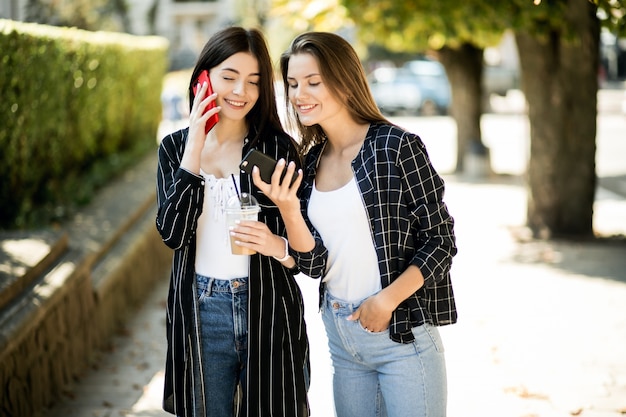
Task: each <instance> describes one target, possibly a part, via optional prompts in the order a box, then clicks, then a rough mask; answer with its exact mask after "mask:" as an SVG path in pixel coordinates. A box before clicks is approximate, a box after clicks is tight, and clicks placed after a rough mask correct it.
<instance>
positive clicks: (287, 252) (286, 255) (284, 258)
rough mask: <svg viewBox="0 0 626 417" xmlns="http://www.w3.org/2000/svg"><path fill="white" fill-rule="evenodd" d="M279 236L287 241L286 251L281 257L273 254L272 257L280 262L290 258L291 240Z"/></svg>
mask: <svg viewBox="0 0 626 417" xmlns="http://www.w3.org/2000/svg"><path fill="white" fill-rule="evenodd" d="M278 237H279V238H281V239H282V240H283V241H284V242H285V252H284V254H283V256H282V258H281V257H278V256H272V258H274V259H276V260H277V261H278V262H285V261H286V260H287V259H289V256H290V255H289V242H288V241H287V239H285V238H284V237H282V236H278Z"/></svg>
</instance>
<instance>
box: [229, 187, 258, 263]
mask: <svg viewBox="0 0 626 417" xmlns="http://www.w3.org/2000/svg"><path fill="white" fill-rule="evenodd" d="M259 211H261V208H260V207H259V203H258V202H257V201H256V198H254V196H252V195H250V194H248V193H241V197H239V196H233V197H231V198H230V199H229V200H228V202H227V203H226V224H227V225H228V230H229V232H230V228H231V227H232V226H235V225H236V224H237V221H238V220H258V218H259ZM229 237H230V250H231V253H232V254H233V255H254V254H255V253H256V251H255V250H253V249H249V248H245V247H243V246H239V245H237V244H236V243H235V238H234V237H233V236H230V234H229Z"/></svg>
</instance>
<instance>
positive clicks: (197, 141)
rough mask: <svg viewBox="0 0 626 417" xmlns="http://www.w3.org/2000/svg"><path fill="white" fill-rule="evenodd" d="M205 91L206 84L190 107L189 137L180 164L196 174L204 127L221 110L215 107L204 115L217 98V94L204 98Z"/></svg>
mask: <svg viewBox="0 0 626 417" xmlns="http://www.w3.org/2000/svg"><path fill="white" fill-rule="evenodd" d="M207 90H208V84H207V83H203V84H202V86H201V87H200V89H199V90H198V93H197V94H196V96H195V98H194V101H193V105H192V106H191V112H190V113H189V135H188V136H187V144H186V146H185V152H184V154H183V159H182V161H181V164H180V165H181V167H183V168H185V169H187V170H189V171H191V172H194V173H196V174H198V173H200V155H201V153H202V148H203V147H204V141H205V139H206V137H207V135H206V134H205V133H204V126H205V125H206V122H207V120H208V119H209V117H211V116H213V115H214V114H216V113H219V111H220V110H221V107H219V106H216V107H215V108H212V109H209V110H208V111H207V112H206V113H204V111H205V109H206V108H207V106H208V105H209V103H211V102H212V101H215V99H216V98H217V93H214V94H212V95H210V96H208V97H205V95H206V93H207ZM203 113H204V114H203Z"/></svg>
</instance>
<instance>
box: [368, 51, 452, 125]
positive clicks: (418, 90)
mask: <svg viewBox="0 0 626 417" xmlns="http://www.w3.org/2000/svg"><path fill="white" fill-rule="evenodd" d="M369 83H370V89H371V90H372V95H373V96H374V100H375V101H376V104H377V105H378V107H379V108H380V109H381V111H382V112H383V113H385V114H390V115H391V114H398V113H410V114H422V115H435V114H447V113H448V108H449V107H450V84H449V82H448V78H447V76H446V72H445V69H444V68H443V66H442V65H441V64H440V63H439V62H437V61H430V60H414V61H409V62H407V63H406V64H405V65H404V66H403V67H402V68H378V69H376V70H374V71H373V72H372V74H371V75H370V77H369Z"/></svg>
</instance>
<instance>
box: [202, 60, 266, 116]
mask: <svg viewBox="0 0 626 417" xmlns="http://www.w3.org/2000/svg"><path fill="white" fill-rule="evenodd" d="M210 77H211V85H212V87H213V91H214V92H215V93H217V105H218V106H221V107H222V109H221V110H220V113H219V114H220V118H226V119H231V120H242V119H244V118H245V116H246V115H247V114H248V112H250V110H251V109H252V108H253V107H254V105H255V104H256V102H257V100H258V99H259V78H260V74H259V63H258V61H257V59H256V58H255V57H254V56H253V55H252V54H249V53H245V52H239V53H236V54H234V55H232V56H230V57H229V58H227V59H225V60H224V61H222V62H221V63H219V64H218V65H216V66H215V67H213V68H211V71H210Z"/></svg>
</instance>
